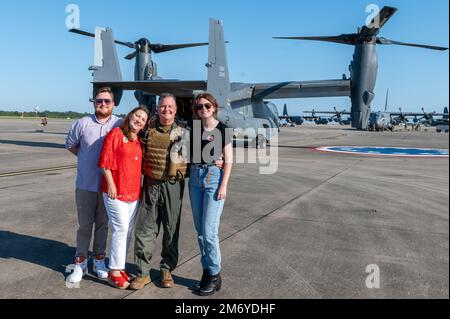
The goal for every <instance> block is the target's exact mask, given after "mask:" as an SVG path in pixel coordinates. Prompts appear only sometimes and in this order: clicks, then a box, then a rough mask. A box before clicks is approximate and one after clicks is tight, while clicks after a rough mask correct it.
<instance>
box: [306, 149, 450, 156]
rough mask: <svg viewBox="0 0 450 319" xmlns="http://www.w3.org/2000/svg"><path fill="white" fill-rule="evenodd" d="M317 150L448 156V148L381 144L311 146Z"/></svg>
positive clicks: (353, 153) (386, 154)
mask: <svg viewBox="0 0 450 319" xmlns="http://www.w3.org/2000/svg"><path fill="white" fill-rule="evenodd" d="M313 149H314V150H316V151H319V152H330V153H340V154H351V155H365V156H386V157H409V158H448V149H433V148H414V147H390V146H389V147H382V146H324V147H316V148H313Z"/></svg>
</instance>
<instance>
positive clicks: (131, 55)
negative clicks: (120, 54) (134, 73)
mask: <svg viewBox="0 0 450 319" xmlns="http://www.w3.org/2000/svg"><path fill="white" fill-rule="evenodd" d="M136 55H137V52H136V51H135V52H133V53H130V54H128V55H127V56H126V57H125V59H127V60H132V59H134V58H135V57H136Z"/></svg>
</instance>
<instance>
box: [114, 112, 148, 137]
mask: <svg viewBox="0 0 450 319" xmlns="http://www.w3.org/2000/svg"><path fill="white" fill-rule="evenodd" d="M137 111H144V112H145V113H146V114H147V116H148V110H147V107H145V106H138V107H135V108H134V109H132V110H131V112H130V113H128V114H127V116H125V119H124V120H123V123H122V126H121V127H120V128H121V129H122V132H123V135H125V136H126V138H127V139H129V140H131V131H130V116H131V115H133V114H134V113H136V112H137ZM146 128H147V124H146V125H145V127H144V128H143V131H145V129H146Z"/></svg>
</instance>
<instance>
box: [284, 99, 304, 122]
mask: <svg viewBox="0 0 450 319" xmlns="http://www.w3.org/2000/svg"><path fill="white" fill-rule="evenodd" d="M280 120H286V121H288V122H290V123H294V124H295V125H302V124H303V122H304V118H303V117H302V116H298V115H289V113H288V109H287V105H286V104H284V107H283V115H282V116H280Z"/></svg>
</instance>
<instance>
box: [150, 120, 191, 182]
mask: <svg viewBox="0 0 450 319" xmlns="http://www.w3.org/2000/svg"><path fill="white" fill-rule="evenodd" d="M183 134H186V129H185V128H183V127H182V126H181V125H177V124H176V123H175V122H174V123H173V124H172V127H171V128H170V129H169V131H168V132H164V131H163V130H162V128H161V125H160V124H159V122H158V121H157V120H154V121H151V122H150V124H149V127H148V129H147V132H146V134H145V135H146V136H145V138H144V139H143V140H144V142H145V145H146V148H145V153H144V159H143V167H142V172H143V174H144V175H145V176H148V177H150V178H151V179H154V180H162V181H165V180H170V179H173V180H181V179H184V178H185V177H187V175H188V173H189V169H188V163H187V160H186V159H184V158H182V157H181V147H178V145H179V144H180V143H181V142H186V140H182V137H183V136H184V137H186V136H187V137H188V138H189V134H187V135H183ZM171 153H172V154H171ZM171 158H173V159H175V162H174V161H171Z"/></svg>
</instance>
